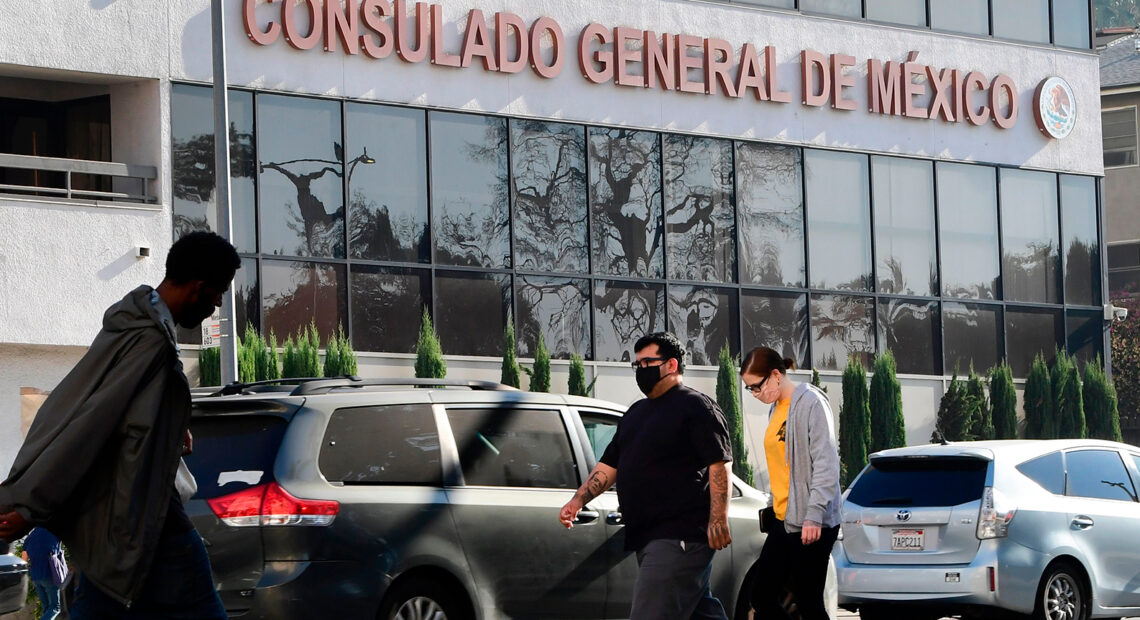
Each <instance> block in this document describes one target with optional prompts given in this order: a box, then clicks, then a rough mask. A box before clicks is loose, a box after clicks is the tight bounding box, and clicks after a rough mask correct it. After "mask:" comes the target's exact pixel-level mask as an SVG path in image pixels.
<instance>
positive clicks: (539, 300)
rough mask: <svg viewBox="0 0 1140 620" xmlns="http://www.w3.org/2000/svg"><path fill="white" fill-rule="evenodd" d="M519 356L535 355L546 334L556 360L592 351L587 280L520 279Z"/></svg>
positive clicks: (523, 277)
mask: <svg viewBox="0 0 1140 620" xmlns="http://www.w3.org/2000/svg"><path fill="white" fill-rule="evenodd" d="M516 286H517V287H518V293H517V294H518V303H517V307H518V313H519V316H518V331H519V335H518V343H519V351H518V352H519V355H523V356H533V355H534V352H535V350H536V347H537V346H538V335H539V334H542V337H543V340H544V341H545V343H546V350H547V351H549V352H550V356H551V357H553V358H556V359H569V358H570V354H571V353H577V354H578V355H581V356H582V357H584V358H586V359H590V358H591V357H592V352H591V351H590V315H589V306H590V289H589V285H588V284H587V283H586V280H571V279H568V278H543V277H539V276H519V277H518V279H517V280H516Z"/></svg>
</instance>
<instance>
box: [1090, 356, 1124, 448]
mask: <svg viewBox="0 0 1140 620" xmlns="http://www.w3.org/2000/svg"><path fill="white" fill-rule="evenodd" d="M1083 396H1084V406H1085V420H1086V422H1087V423H1088V436H1089V437H1090V438H1092V439H1107V440H1109V441H1123V438H1122V437H1121V435H1120V410H1119V404H1118V401H1117V398H1116V387H1115V386H1114V385H1113V384H1112V383H1111V382H1109V380H1108V377H1107V376H1106V375H1105V374H1104V365H1103V362H1101V360H1100V358H1099V357H1098V358H1097V360H1096V363H1090V364H1085V380H1084V386H1083Z"/></svg>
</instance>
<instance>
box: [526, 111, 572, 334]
mask: <svg viewBox="0 0 1140 620" xmlns="http://www.w3.org/2000/svg"><path fill="white" fill-rule="evenodd" d="M511 170H512V176H511V180H512V186H511V190H512V192H513V197H514V221H513V224H514V243H515V267H516V268H518V269H531V270H535V271H560V272H571V273H585V272H586V270H587V262H588V254H587V251H588V250H587V246H586V244H587V240H586V130H585V129H584V128H583V127H581V126H578V125H563V124H560V123H545V122H541V121H530V120H512V121H511ZM547 344H548V345H549V344H550V343H549V341H548V342H547Z"/></svg>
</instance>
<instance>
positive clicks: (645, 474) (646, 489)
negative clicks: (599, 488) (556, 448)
mask: <svg viewBox="0 0 1140 620" xmlns="http://www.w3.org/2000/svg"><path fill="white" fill-rule="evenodd" d="M731 460H732V442H731V441H730V440H729V437H728V430H727V427H726V424H725V421H724V414H723V413H721V410H720V407H717V405H716V403H715V402H713V400H712V399H710V398H709V397H708V396H705V395H704V394H702V393H700V392H698V391H696V390H694V389H692V388H689V387H686V386H684V385H679V386H677V387H675V388H673V389H671V390H669V391H668V392H666V393H665V394H662V395H661V396H659V397H657V398H653V399H650V398H644V399H642V400H639V401H637V402H636V403H634V404H632V405H630V407H629V411H627V412H626V414H625V416H623V417H622V419H621V422H620V423H619V424H618V429H617V434H615V435H614V438H613V440H612V441H610V445H609V446H608V447H607V448H606V451H605V453H604V454H603V455H602V458H601V462H603V463H605V464H606V465H609V466H610V467H614V468H616V469H617V471H618V473H617V487H618V500H619V501H620V502H621V511H622V519H623V521H624V522H625V546H626V549H629V550H637V549H640V548H641V547H643V546H645V544H646V543H648V542H649V541H651V540H655V539H660V538H671V539H672V538H675V539H679V540H684V541H687V542H706V541H707V540H708V524H709V506H710V499H709V469H708V466H709V465H711V464H713V463H720V462H722V461H731Z"/></svg>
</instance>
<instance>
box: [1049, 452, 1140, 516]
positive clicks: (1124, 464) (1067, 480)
mask: <svg viewBox="0 0 1140 620" xmlns="http://www.w3.org/2000/svg"><path fill="white" fill-rule="evenodd" d="M1076 452H1103V453H1106V454H1114V455H1116V458H1117V459H1119V461H1120V466H1121V468H1122V469H1123V470H1124V475H1125V476H1126V477H1127V478H1128V482H1129V483H1130V484H1131V485H1132V492H1131V493H1129V492H1128V490H1125V491H1124V492H1125V493H1126V494H1129V495H1131V497H1132V500H1131V503H1133V504H1136V503H1140V498H1138V497H1137V492H1136V481H1135V480H1134V479H1133V477H1132V473H1133V472H1132V468H1131V467H1129V465H1128V462H1127V461H1125V460H1124V456H1123V455H1122V454H1121V453H1120V450H1117V449H1116V448H1105V447H1100V446H1080V447H1076V448H1070V449H1068V450H1065V451H1064V453H1065V461H1064V464H1065V497H1072V498H1078V499H1080V500H1094V501H1102V502H1125V501H1127V500H1123V499H1113V498H1109V497H1091V496H1088V495H1075V494H1072V493H1070V492H1069V483H1070V480H1072V476H1070V475H1069V457H1070V456H1071V455H1072V454H1074V453H1076Z"/></svg>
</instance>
